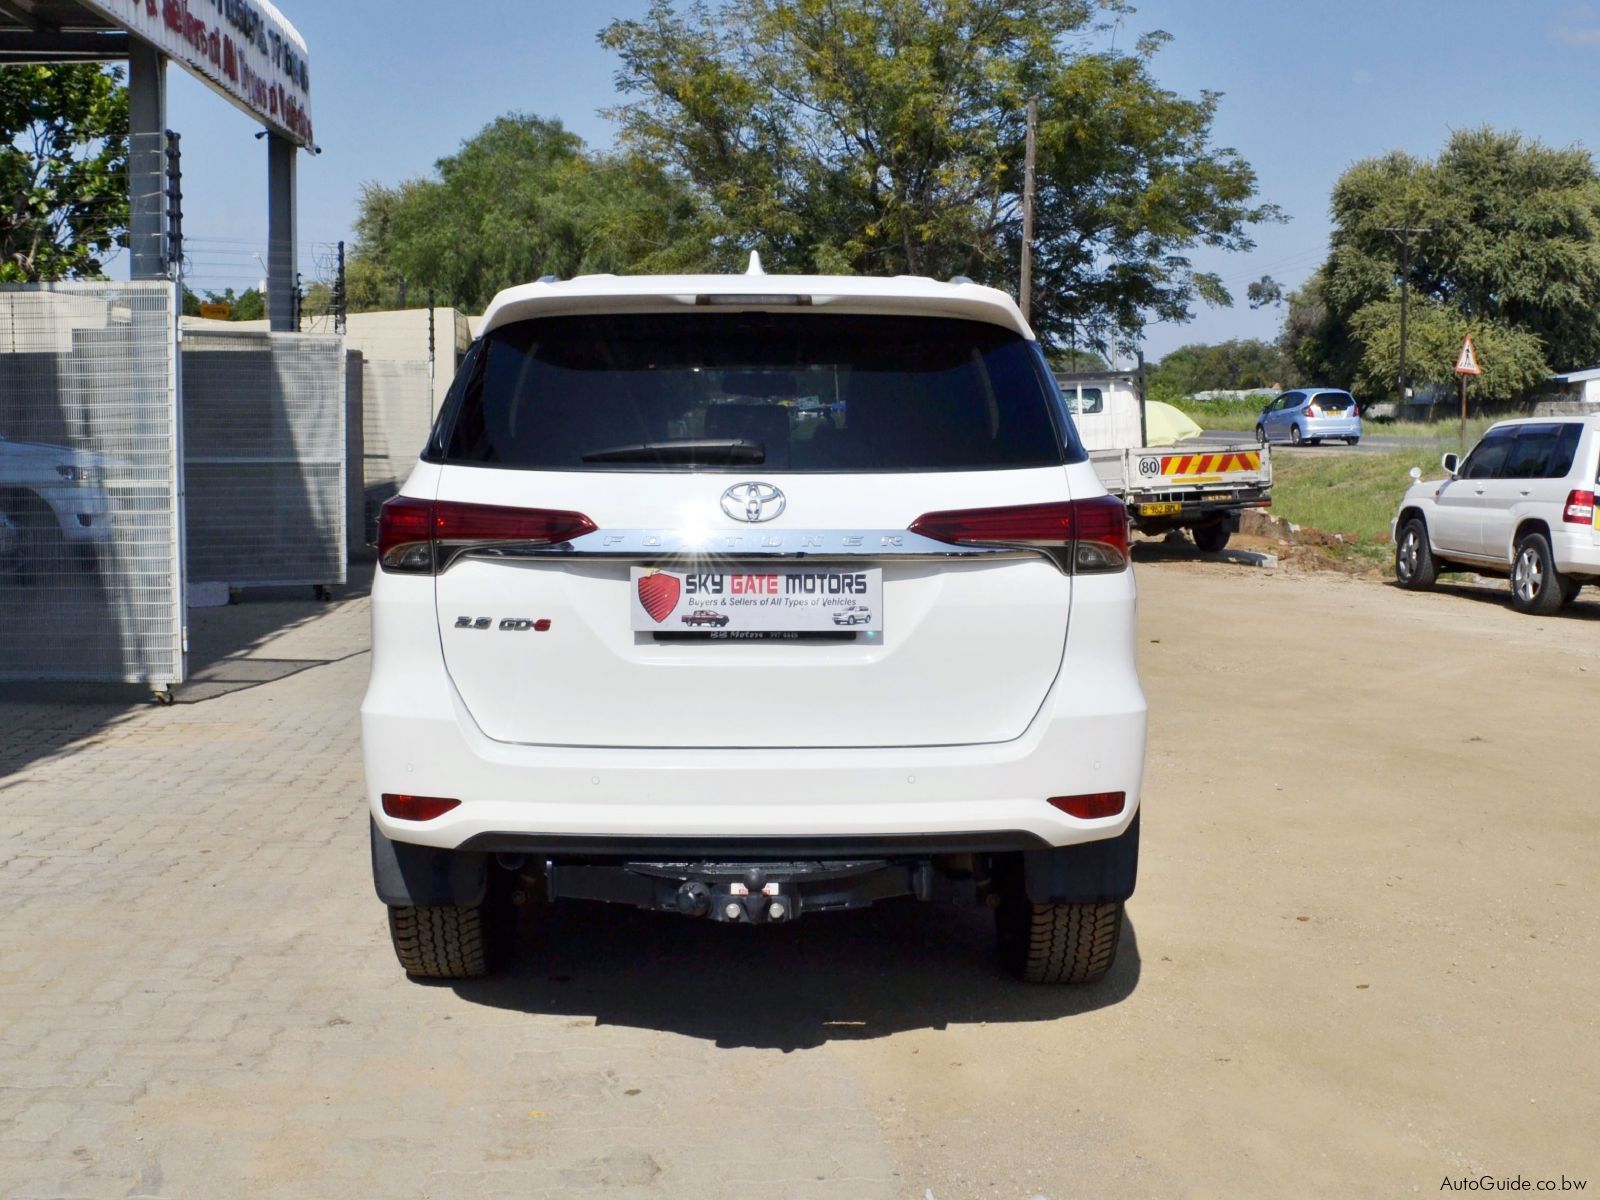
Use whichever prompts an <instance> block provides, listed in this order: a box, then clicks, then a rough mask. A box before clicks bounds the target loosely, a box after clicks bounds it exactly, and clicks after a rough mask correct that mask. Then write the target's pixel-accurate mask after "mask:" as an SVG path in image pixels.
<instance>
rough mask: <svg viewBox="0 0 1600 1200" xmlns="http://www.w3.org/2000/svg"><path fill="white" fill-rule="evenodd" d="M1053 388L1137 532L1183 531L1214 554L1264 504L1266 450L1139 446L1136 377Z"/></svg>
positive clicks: (1268, 487)
mask: <svg viewBox="0 0 1600 1200" xmlns="http://www.w3.org/2000/svg"><path fill="white" fill-rule="evenodd" d="M1056 383H1057V384H1058V385H1059V386H1060V388H1061V393H1062V395H1063V396H1064V397H1065V398H1066V401H1067V407H1068V408H1069V409H1070V410H1071V412H1072V419H1073V422H1074V423H1075V424H1076V425H1077V428H1078V437H1079V438H1080V439H1081V440H1082V442H1083V445H1084V449H1086V450H1087V451H1088V452H1089V459H1090V461H1091V462H1092V463H1093V464H1094V469H1095V473H1096V474H1098V475H1099V476H1100V481H1101V482H1102V483H1103V484H1105V487H1106V490H1107V491H1108V492H1110V493H1111V494H1112V495H1113V496H1117V497H1120V498H1121V500H1122V501H1123V503H1125V504H1126V505H1127V506H1128V515H1129V516H1130V517H1131V518H1132V520H1133V527H1134V528H1135V529H1137V530H1138V531H1139V532H1140V533H1145V534H1162V533H1166V532H1168V531H1169V530H1172V529H1187V530H1189V532H1190V535H1191V536H1192V537H1193V538H1194V542H1195V545H1196V546H1198V547H1199V548H1200V549H1201V550H1204V551H1206V552H1207V553H1211V554H1215V553H1216V552H1217V551H1219V550H1221V549H1223V548H1224V547H1225V546H1227V544H1228V539H1229V538H1230V537H1232V536H1233V534H1234V533H1235V532H1237V531H1238V528H1239V514H1240V513H1242V512H1243V511H1244V510H1245V509H1247V508H1266V507H1267V506H1268V505H1269V504H1270V503H1271V491H1272V460H1271V457H1270V454H1269V452H1268V450H1267V447H1266V446H1262V445H1257V444H1256V443H1255V442H1253V441H1251V442H1242V443H1239V444H1238V445H1226V446H1216V445H1209V444H1207V445H1198V444H1195V443H1189V444H1188V445H1155V446H1147V445H1146V444H1145V441H1146V428H1145V422H1144V421H1143V420H1141V418H1140V404H1139V385H1138V378H1137V376H1134V375H1118V374H1115V373H1109V374H1093V375H1057V376H1056ZM1151 432H1152V435H1153V434H1154V431H1151Z"/></svg>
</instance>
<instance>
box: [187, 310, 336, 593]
mask: <svg viewBox="0 0 1600 1200" xmlns="http://www.w3.org/2000/svg"><path fill="white" fill-rule="evenodd" d="M183 385H184V387H183V397H184V422H183V435H184V463H185V480H186V485H187V491H188V517H189V519H188V559H189V579H190V580H192V581H195V582H200V581H205V582H212V583H227V584H229V585H231V586H245V585H269V584H313V585H320V584H332V583H343V582H344V581H345V575H346V554H345V455H346V447H345V350H344V339H343V338H339V337H319V336H313V335H307V334H268V333H250V332H241V333H232V332H225V333H213V332H210V331H206V332H199V331H190V332H189V333H188V334H186V335H185V337H184V341H183Z"/></svg>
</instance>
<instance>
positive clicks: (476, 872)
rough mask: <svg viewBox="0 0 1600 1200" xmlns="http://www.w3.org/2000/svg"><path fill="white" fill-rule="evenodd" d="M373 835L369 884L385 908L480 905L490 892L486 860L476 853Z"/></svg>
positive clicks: (375, 825)
mask: <svg viewBox="0 0 1600 1200" xmlns="http://www.w3.org/2000/svg"><path fill="white" fill-rule="evenodd" d="M368 824H369V826H370V828H371V831H372V882H373V884H374V885H375V886H376V887H377V889H378V899H380V900H382V901H383V902H384V903H385V904H391V905H398V906H409V907H415V908H430V907H433V906H435V905H449V904H453V905H458V906H460V907H463V908H470V907H472V906H473V905H476V904H482V903H483V898H484V896H485V895H486V894H487V893H488V890H489V856H488V855H487V854H484V853H482V852H480V851H476V850H437V849H435V848H434V847H432V846H415V845H412V844H411V843H410V842H395V841H390V840H389V839H388V838H386V837H384V836H383V833H382V832H381V831H380V830H379V829H378V823H377V822H376V821H373V820H372V819H371V818H370V817H369V818H368Z"/></svg>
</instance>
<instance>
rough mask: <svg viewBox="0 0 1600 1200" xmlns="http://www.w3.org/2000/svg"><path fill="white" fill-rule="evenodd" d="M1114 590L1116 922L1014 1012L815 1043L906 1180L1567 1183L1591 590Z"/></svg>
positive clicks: (1584, 934)
mask: <svg viewBox="0 0 1600 1200" xmlns="http://www.w3.org/2000/svg"><path fill="white" fill-rule="evenodd" d="M1139 583H1140V590H1141V615H1142V622H1141V625H1142V628H1141V642H1142V645H1141V654H1142V666H1143V673H1144V680H1145V686H1146V689H1147V691H1148V693H1149V696H1150V701H1151V741H1150V758H1149V769H1148V775H1147V779H1146V784H1145V795H1144V806H1145V816H1144V845H1143V859H1142V863H1141V880H1140V889H1139V893H1138V895H1137V896H1136V897H1135V899H1134V900H1133V901H1132V902H1131V904H1130V908H1129V911H1130V914H1131V924H1132V928H1133V932H1134V935H1135V936H1134V938H1133V939H1132V940H1131V943H1130V944H1128V945H1126V946H1125V948H1124V954H1125V955H1126V959H1125V960H1124V961H1120V962H1119V964H1118V966H1117V968H1116V971H1115V973H1114V974H1113V975H1112V976H1111V977H1110V978H1109V979H1108V981H1107V983H1106V984H1105V985H1104V987H1103V989H1102V990H1101V991H1099V992H1098V993H1096V992H1085V993H1083V994H1082V997H1081V999H1080V1000H1079V1001H1078V1002H1076V1003H1075V1004H1074V1005H1073V1006H1072V1008H1071V1011H1069V1012H1066V1013H1064V1014H1062V1015H1061V1016H1060V1017H1058V1018H1057V1019H1055V1020H1054V1021H1052V1022H1050V1023H1049V1024H1047V1025H1038V1024H1033V1023H1028V1022H1019V1021H1007V1020H1000V1021H990V1022H988V1023H983V1022H982V1020H981V1019H980V1020H978V1021H968V1022H962V1023H959V1024H957V1023H952V1024H951V1025H950V1026H948V1027H946V1028H944V1029H942V1030H938V1031H932V1030H919V1031H914V1032H908V1033H906V1034H903V1035H901V1036H899V1037H894V1038H887V1039H881V1040H875V1041H860V1042H856V1043H853V1044H850V1045H848V1046H845V1047H842V1048H841V1053H842V1054H844V1055H845V1056H846V1057H847V1058H848V1059H850V1060H851V1061H852V1062H853V1064H854V1065H855V1066H856V1067H857V1069H858V1070H859V1072H860V1074H861V1077H862V1079H863V1080H866V1081H869V1082H870V1085H871V1086H872V1088H873V1089H874V1090H875V1092H876V1093H877V1094H878V1095H879V1096H880V1099H881V1104H882V1105H883V1111H884V1112H885V1113H886V1114H887V1121H888V1127H889V1129H890V1130H891V1131H892V1133H893V1136H894V1139H895V1142H896V1151H897V1157H898V1159H899V1160H900V1162H901V1163H902V1164H903V1166H904V1167H905V1168H907V1174H908V1176H910V1177H911V1178H914V1179H916V1180H917V1182H918V1183H919V1184H920V1185H922V1186H925V1187H926V1188H928V1189H929V1190H931V1192H932V1193H933V1195H934V1196H936V1197H941V1198H942V1197H947V1196H948V1197H959V1196H967V1195H1002V1196H1026V1195H1035V1194H1040V1195H1048V1196H1051V1197H1056V1196H1072V1195H1088V1194H1094V1195H1098V1196H1128V1197H1134V1196H1156V1195H1160V1196H1177V1195H1212V1196H1221V1195H1250V1196H1270V1195H1285V1196H1286V1195H1306V1196H1310V1195H1317V1196H1332V1195H1351V1196H1382V1195H1400V1194H1410V1193H1412V1192H1420V1193H1423V1194H1432V1193H1437V1192H1439V1191H1440V1190H1441V1185H1442V1182H1443V1180H1444V1179H1445V1178H1446V1177H1449V1178H1451V1179H1452V1180H1459V1179H1460V1178H1461V1177H1462V1176H1472V1177H1479V1176H1482V1175H1485V1174H1489V1175H1493V1176H1495V1177H1496V1178H1507V1177H1512V1178H1514V1177H1518V1176H1520V1177H1521V1178H1524V1179H1527V1180H1529V1181H1530V1182H1529V1185H1528V1187H1529V1190H1534V1189H1536V1188H1538V1185H1539V1183H1540V1182H1541V1181H1544V1180H1552V1181H1555V1183H1556V1186H1557V1189H1558V1190H1559V1188H1560V1181H1561V1180H1562V1178H1563V1177H1565V1178H1566V1179H1568V1180H1573V1179H1587V1180H1588V1181H1589V1184H1588V1190H1594V1189H1595V1188H1597V1187H1600V1139H1597V1136H1596V1135H1597V1133H1600V1089H1597V1086H1596V1084H1597V1080H1600V1036H1597V1035H1600V1029H1597V1024H1600V1022H1597V1019H1596V1018H1597V1014H1600V1003H1597V1001H1596V993H1597V991H1600V938H1597V934H1600V820H1597V803H1596V798H1595V792H1594V790H1593V786H1592V784H1590V783H1589V782H1588V776H1589V772H1588V770H1587V768H1586V766H1585V763H1586V759H1585V757H1584V755H1585V753H1586V749H1587V748H1588V747H1590V746H1592V745H1593V743H1594V727H1595V720H1596V700H1597V699H1600V694H1597V685H1600V603H1597V602H1595V601H1594V600H1592V599H1591V600H1588V601H1585V602H1582V603H1580V604H1579V605H1578V606H1577V607H1576V608H1575V609H1574V610H1572V615H1570V616H1563V617H1561V618H1552V619H1532V618H1527V617H1522V616H1519V615H1517V614H1516V613H1514V612H1512V611H1511V610H1510V608H1509V606H1508V604H1507V602H1506V595H1505V590H1504V588H1503V587H1502V588H1497V589H1493V590H1490V589H1479V588H1464V587H1455V588H1446V589H1441V591H1440V592H1438V593H1436V594H1429V595H1413V594H1409V593H1403V592H1401V591H1399V590H1398V589H1396V588H1394V587H1392V586H1387V585H1382V584H1377V583H1374V582H1371V581H1367V580H1357V579H1350V578H1346V577H1343V576H1340V575H1337V574H1329V573H1316V574H1308V575H1294V574H1270V573H1267V572H1264V571H1258V570H1250V569H1247V568H1236V567H1227V566H1221V565H1213V564H1181V563H1176V562H1160V563H1154V564H1147V565H1145V566H1143V567H1141V568H1140V569H1139ZM1130 951H1131V952H1132V953H1129V952H1130ZM975 1015H976V1014H975ZM913 1194H915V1195H921V1194H922V1193H921V1192H918V1191H917V1190H916V1189H915V1188H908V1189H907V1195H913Z"/></svg>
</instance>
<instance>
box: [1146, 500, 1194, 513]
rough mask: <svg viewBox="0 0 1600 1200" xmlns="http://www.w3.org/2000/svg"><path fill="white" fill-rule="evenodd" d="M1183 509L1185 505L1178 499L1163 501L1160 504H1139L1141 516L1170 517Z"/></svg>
mask: <svg viewBox="0 0 1600 1200" xmlns="http://www.w3.org/2000/svg"><path fill="white" fill-rule="evenodd" d="M1182 511H1183V505H1182V504H1180V503H1177V502H1176V501H1163V502H1162V503H1160V504H1141V505H1139V515H1140V516H1141V517H1170V516H1173V515H1175V514H1177V513H1181V512H1182Z"/></svg>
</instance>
